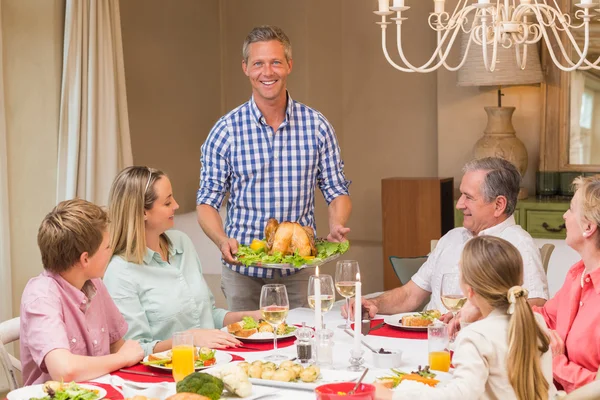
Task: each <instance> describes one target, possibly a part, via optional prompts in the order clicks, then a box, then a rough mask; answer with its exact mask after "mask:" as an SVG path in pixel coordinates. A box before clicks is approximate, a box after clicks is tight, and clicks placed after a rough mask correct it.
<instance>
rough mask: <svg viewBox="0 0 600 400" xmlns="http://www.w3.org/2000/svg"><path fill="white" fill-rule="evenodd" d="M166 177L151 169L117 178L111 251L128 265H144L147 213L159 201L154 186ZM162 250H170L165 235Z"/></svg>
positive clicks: (113, 190)
mask: <svg viewBox="0 0 600 400" xmlns="http://www.w3.org/2000/svg"><path fill="white" fill-rule="evenodd" d="M163 176H165V174H164V173H163V172H162V171H159V170H157V169H154V168H148V167H136V166H134V167H127V168H125V169H124V170H122V171H121V172H120V173H119V175H117V177H116V178H115V180H114V182H113V184H112V186H111V188H110V194H109V196H108V209H109V210H108V215H109V218H110V221H111V223H110V247H111V248H112V250H113V253H114V254H116V255H118V256H121V257H123V258H124V259H125V260H127V261H128V262H132V263H136V264H143V262H144V256H145V255H146V230H145V223H144V210H150V209H151V208H152V205H153V204H154V202H155V201H156V198H157V194H156V191H155V190H154V184H155V183H156V181H158V180H159V179H160V178H161V177H163ZM160 243H161V247H166V248H168V246H169V240H168V238H167V236H166V235H165V234H164V233H163V234H162V235H161V241H160Z"/></svg>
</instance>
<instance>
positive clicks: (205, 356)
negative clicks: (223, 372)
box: [142, 347, 233, 371]
mask: <svg viewBox="0 0 600 400" xmlns="http://www.w3.org/2000/svg"><path fill="white" fill-rule="evenodd" d="M231 360H233V356H232V355H231V354H229V353H227V352H224V351H220V350H212V349H209V348H208V347H196V348H195V352H194V369H196V370H201V369H204V368H209V367H212V366H215V365H224V364H227V363H229V362H231ZM142 364H144V365H148V366H150V367H154V368H159V369H165V370H169V371H171V370H173V359H172V352H171V350H168V351H162V352H160V353H153V354H150V355H147V356H146V357H144V359H143V360H142Z"/></svg>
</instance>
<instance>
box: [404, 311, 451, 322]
mask: <svg viewBox="0 0 600 400" xmlns="http://www.w3.org/2000/svg"><path fill="white" fill-rule="evenodd" d="M441 316H442V313H441V312H440V311H439V310H426V311H422V312H420V313H416V314H411V315H405V316H403V317H402V319H401V320H400V323H401V324H402V325H403V326H429V325H431V324H433V321H435V320H436V319H439V318H440V317H441Z"/></svg>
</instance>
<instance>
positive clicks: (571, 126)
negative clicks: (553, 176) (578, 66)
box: [539, 0, 600, 172]
mask: <svg viewBox="0 0 600 400" xmlns="http://www.w3.org/2000/svg"><path fill="white" fill-rule="evenodd" d="M578 2H579V1H577V0H560V1H557V3H559V6H560V7H561V9H562V10H567V9H571V10H574V9H577V8H576V7H573V4H575V3H578ZM573 12H574V11H573ZM592 21H594V20H592ZM580 30H581V31H583V30H582V29H580ZM574 34H575V32H574ZM577 34H578V35H574V36H575V39H576V40H577V42H578V43H580V46H581V47H583V32H577ZM561 39H562V42H563V43H568V38H567V37H566V35H565V34H564V33H563V34H562V35H561ZM590 39H591V40H590V49H589V52H588V56H587V59H588V60H591V61H595V60H596V58H598V56H599V55H600V22H598V21H594V22H593V24H592V26H591V29H590ZM565 47H566V48H567V50H568V51H570V52H571V51H574V49H573V48H572V46H568V47H567V46H565ZM556 51H558V48H556V49H555V52H556ZM564 63H565V62H564V60H563V64H564ZM542 68H543V69H544V71H545V74H546V76H545V78H546V82H545V83H544V84H543V85H542V98H543V121H542V134H541V141H540V167H539V170H540V171H590V172H595V171H600V71H591V70H590V71H573V72H564V71H561V70H560V69H559V68H558V67H556V66H555V65H554V63H553V62H552V60H551V59H550V55H549V53H548V51H547V49H546V48H545V47H544V46H543V49H542Z"/></svg>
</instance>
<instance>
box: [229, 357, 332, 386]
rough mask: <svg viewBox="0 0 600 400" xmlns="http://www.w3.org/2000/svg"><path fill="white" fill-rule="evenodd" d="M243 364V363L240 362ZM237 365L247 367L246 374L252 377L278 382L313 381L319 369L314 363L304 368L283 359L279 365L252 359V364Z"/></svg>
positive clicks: (243, 368)
mask: <svg viewBox="0 0 600 400" xmlns="http://www.w3.org/2000/svg"><path fill="white" fill-rule="evenodd" d="M240 364H244V363H240ZM240 364H238V366H239V367H240V368H241V369H242V370H245V367H246V366H247V367H248V372H247V375H248V377H250V378H253V379H265V380H270V381H280V382H297V381H302V382H307V383H308V382H314V381H316V380H317V378H318V377H319V374H320V372H321V370H320V369H319V367H317V366H316V365H311V366H309V367H306V368H304V367H303V366H302V365H300V364H297V363H294V362H292V361H284V362H282V363H281V364H279V366H277V365H275V364H274V363H272V362H263V361H260V360H257V361H254V362H253V363H252V364H248V363H245V364H248V365H242V366H240Z"/></svg>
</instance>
